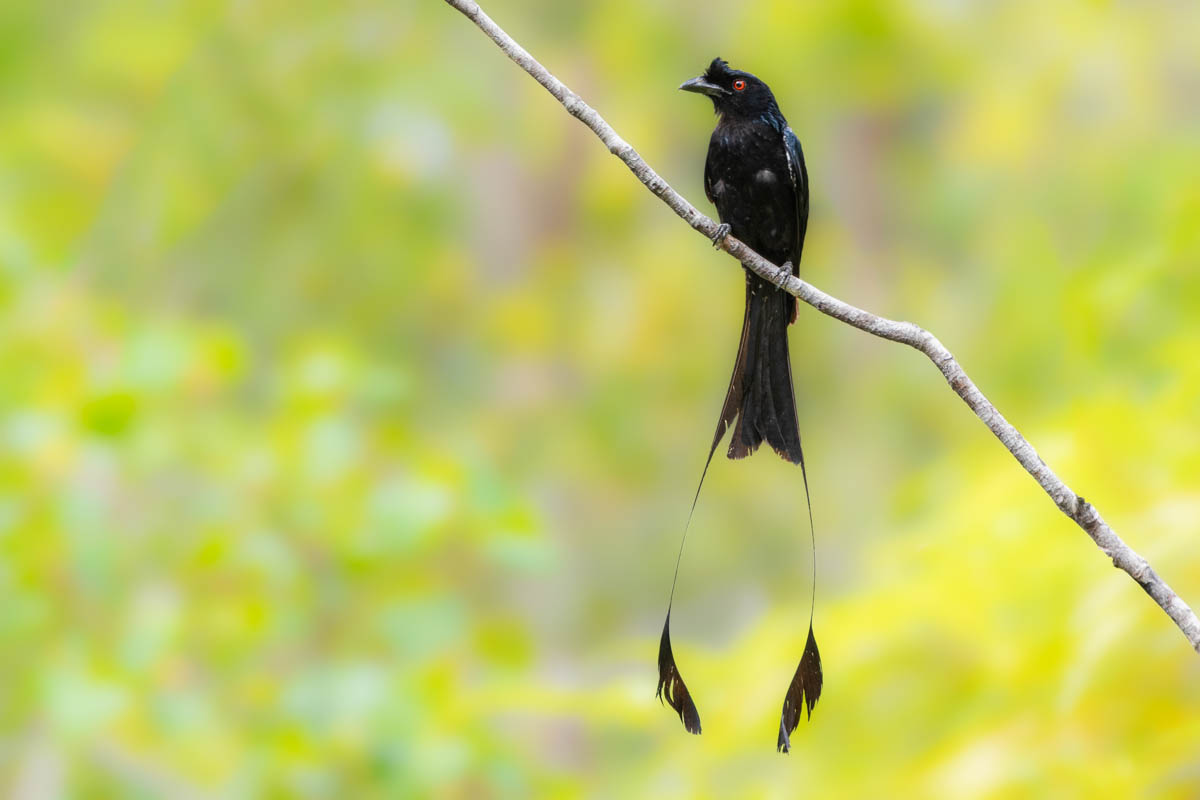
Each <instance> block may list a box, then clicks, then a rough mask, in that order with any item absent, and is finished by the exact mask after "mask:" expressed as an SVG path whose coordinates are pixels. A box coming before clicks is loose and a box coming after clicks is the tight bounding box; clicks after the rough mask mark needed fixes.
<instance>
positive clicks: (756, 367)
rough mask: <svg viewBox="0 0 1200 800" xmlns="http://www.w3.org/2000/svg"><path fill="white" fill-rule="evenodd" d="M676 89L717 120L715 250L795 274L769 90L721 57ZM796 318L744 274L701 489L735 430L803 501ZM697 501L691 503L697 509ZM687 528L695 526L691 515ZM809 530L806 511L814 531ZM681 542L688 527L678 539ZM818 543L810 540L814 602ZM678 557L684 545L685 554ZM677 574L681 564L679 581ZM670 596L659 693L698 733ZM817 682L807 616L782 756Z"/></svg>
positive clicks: (797, 236) (744, 452)
mask: <svg viewBox="0 0 1200 800" xmlns="http://www.w3.org/2000/svg"><path fill="white" fill-rule="evenodd" d="M679 88H680V89H683V90H684V91H688V92H696V93H698V94H703V95H706V96H708V97H709V98H710V99H711V100H712V103H713V107H714V109H715V110H716V113H717V116H718V120H717V127H716V129H715V130H714V131H713V133H712V138H711V139H710V140H709V144H708V158H707V160H706V161H705V163H704V190H705V193H706V194H707V195H708V199H709V201H710V202H712V203H713V204H714V205H716V207H717V213H718V214H719V216H720V219H721V226H720V228H719V229H718V232H717V235H716V236H715V237H714V239H713V241H714V244H715V245H719V244H720V243H721V241H722V240H723V239H724V237H726V236H728V235H730V234H732V235H733V236H735V237H737V238H738V239H740V240H741V241H743V242H745V243H746V244H747V245H748V246H749V247H751V248H753V249H754V250H756V251H757V252H758V253H759V254H761V255H762V256H764V257H765V258H767V259H769V260H770V261H772V262H773V263H776V264H780V265H782V266H784V268H785V269H787V268H788V267H789V266H790V269H791V272H792V274H796V273H797V269H798V267H799V265H800V255H801V253H802V251H803V249H804V234H805V232H806V230H807V228H808V171H807V169H806V168H805V164H804V153H803V151H802V150H801V149H800V142H799V140H798V139H797V138H796V134H795V133H793V132H792V129H791V128H790V127H788V123H787V120H786V119H784V117H783V114H782V113H781V112H780V110H779V106H778V104H777V103H776V102H775V96H774V95H773V94H772V93H771V89H770V88H769V87H768V86H767V85H766V84H765V83H763V82H762V81H761V80H759V79H758V78H756V77H755V76H754V75H751V74H750V73H748V72H742V71H740V70H736V69H732V68H731V67H730V66H729V65H728V64H727V63H726V62H725V61H723V60H721V59H720V58H717V59H713V62H712V63H711V64H710V65H709V67H708V69H707V70H705V72H704V74H703V75H701V76H700V77H698V78H692V79H691V80H689V81H686V82H684V83H683V85H681V86H680V87H679ZM795 319H796V298H795V297H793V296H791V295H790V294H787V293H786V292H784V291H782V290H781V289H779V288H778V287H776V286H775V285H773V284H771V283H770V282H768V281H765V280H763V279H762V278H760V277H758V276H757V275H755V274H754V273H753V272H750V271H749V270H746V311H745V316H744V318H743V320H742V337H741V342H740V344H739V345H738V353H737V360H736V361H735V362H734V365H733V376H732V377H731V378H730V381H729V390H728V391H727V392H726V394H725V404H724V406H723V407H722V409H721V417H720V419H719V420H718V422H717V430H716V433H715V435H714V436H713V441H712V447H711V448H710V450H709V454H708V461H707V462H706V463H705V466H704V472H703V473H702V474H701V477H700V487H703V485H704V476H705V475H706V474H707V473H708V466H709V464H710V463H711V462H712V457H713V453H714V452H715V451H716V449H717V445H719V444H720V442H721V439H722V438H723V437H724V435H725V432H726V430H727V429H728V428H729V427H730V426H731V425H732V426H733V435H732V437H731V440H730V442H729V450H728V453H727V454H728V456H729V458H732V459H737V458H745V457H746V456H748V455H751V454H752V453H754V451H755V450H757V449H758V447H759V445H760V444H762V443H763V442H764V441H765V442H766V443H767V444H769V445H770V446H771V448H772V449H773V450H774V451H775V452H776V453H778V454H779V455H780V456H781V457H782V458H783V459H784V460H786V461H790V462H791V463H793V464H799V465H800V469H801V475H802V476H803V477H804V491H805V495H806V497H807V494H808V477H807V474H806V473H805V470H804V453H803V451H802V449H801V447H800V426H799V421H798V419H797V416H796V396H795V393H794V391H793V388H792V367H791V360H790V358H789V355H788V340H787V329H788V325H789V324H791V323H792V322H794V321H795ZM700 487H698V488H697V489H696V499H698V498H699V496H700ZM696 499H693V501H692V510H693V511H694V510H695V507H696ZM688 522H689V524H690V522H691V514H690V513H689V515H688ZM811 523H812V510H811V506H810V509H809V524H810V527H811ZM686 537H687V528H686V527H685V528H684V541H686ZM815 545H816V540H815V534H813V549H814V569H813V578H814V599H815V580H816V567H815V549H816V547H815ZM682 554H683V546H682V544H681V545H680V556H681V557H682ZM678 576H679V560H678V559H677V560H676V564H675V577H676V579H678ZM674 593H675V582H674V580H673V581H672V584H671V601H669V602H668V606H667V619H666V622H665V623H664V625H663V634H662V640H661V643H660V645H659V655H658V664H659V685H658V695H659V697H660V698H662V697H663V696H664V694H665V696H666V699H667V702H668V703H670V704H671V707H672V708H674V709H675V711H676V712H677V713H678V714H679V717H680V719H681V720H682V721H683V723H684V727H685V728H687V730H688V731H689V732H691V733H700V715H699V713H698V711H697V710H696V705H695V703H694V702H693V701H692V699H691V695H690V694H689V693H688V690H687V687H686V686H685V685H684V683H683V679H682V678H681V677H680V675H679V670H678V668H677V667H676V665H675V658H674V655H673V654H672V652H671V637H670V624H671V603H672V602H673V600H674ZM822 682H823V676H822V671H821V656H820V653H819V651H818V650H817V642H816V638H815V637H814V635H813V630H812V616H811V614H810V616H809V629H808V641H807V643H806V646H805V649H804V654H803V656H802V657H801V659H800V665H799V667H798V668H797V670H796V674H795V677H794V678H793V679H792V683H791V685H790V687H789V689H788V692H787V694H786V696H785V699H784V704H783V713H782V715H781V719H780V725H779V737H778V740H777V746H778V749H779V750H780V751H781V752H787V751H788V749H789V748H790V741H789V735H790V734H791V733H792V731H794V730H795V729H796V725H797V724H798V722H799V719H800V709H801V707H802V706H806V707H807V710H808V714H809V716H810V717H811V716H812V710H813V707H814V706H815V705H816V703H817V699H818V698H819V697H820V694H821V684H822Z"/></svg>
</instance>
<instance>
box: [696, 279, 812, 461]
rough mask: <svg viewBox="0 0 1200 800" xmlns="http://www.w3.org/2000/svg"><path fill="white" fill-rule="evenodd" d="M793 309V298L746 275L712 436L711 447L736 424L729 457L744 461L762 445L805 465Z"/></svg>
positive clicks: (785, 457)
mask: <svg viewBox="0 0 1200 800" xmlns="http://www.w3.org/2000/svg"><path fill="white" fill-rule="evenodd" d="M795 309H796V298H794V297H792V296H791V295H789V294H787V293H786V292H783V291H781V290H780V289H778V288H776V287H775V286H772V285H771V284H770V283H768V282H767V281H764V280H763V279H762V278H760V277H758V276H757V275H754V274H752V273H750V272H747V273H746V316H745V317H744V319H743V320H742V341H741V344H740V345H739V346H738V354H737V361H736V362H734V365H733V376H732V377H731V378H730V379H729V390H728V392H726V394H725V406H724V407H723V408H722V409H721V419H720V421H719V422H717V431H716V435H715V436H714V437H713V443H714V445H713V446H714V447H715V446H716V443H717V442H719V441H720V440H721V437H722V436H724V435H725V430H726V428H728V427H729V426H730V425H734V423H735V420H736V425H735V427H734V429H733V436H732V437H731V438H730V441H729V450H728V452H727V455H728V456H729V457H730V458H745V457H746V456H748V455H750V454H752V453H753V452H754V451H755V450H757V449H758V446H759V445H760V444H762V443H763V442H764V441H765V442H766V443H767V444H769V445H771V448H772V449H773V450H774V451H775V452H776V453H778V454H779V455H780V456H781V457H783V458H784V459H785V460H787V461H790V462H792V463H793V464H801V465H803V464H804V452H803V450H802V449H801V447H800V425H799V421H798V419H797V417H796V395H795V392H794V390H793V389H792V361H791V357H790V356H789V355H788V341H787V327H788V325H789V324H790V323H791V321H792V320H793V319H795Z"/></svg>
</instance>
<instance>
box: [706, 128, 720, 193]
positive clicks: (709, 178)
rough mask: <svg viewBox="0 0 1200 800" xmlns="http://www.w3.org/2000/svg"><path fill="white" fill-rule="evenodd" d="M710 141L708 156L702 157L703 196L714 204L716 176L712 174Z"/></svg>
mask: <svg viewBox="0 0 1200 800" xmlns="http://www.w3.org/2000/svg"><path fill="white" fill-rule="evenodd" d="M712 160H713V159H712V143H711V142H710V143H709V145H708V156H707V157H706V158H705V159H704V196H705V197H707V198H708V202H710V203H713V204H714V205H715V204H716V202H717V194H718V192H717V191H716V187H715V186H714V184H715V183H716V178H715V176H714V175H713V174H712Z"/></svg>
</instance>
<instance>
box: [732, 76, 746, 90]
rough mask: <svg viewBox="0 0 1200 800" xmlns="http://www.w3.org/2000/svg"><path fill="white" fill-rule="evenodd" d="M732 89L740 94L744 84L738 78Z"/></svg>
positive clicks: (744, 86)
mask: <svg viewBox="0 0 1200 800" xmlns="http://www.w3.org/2000/svg"><path fill="white" fill-rule="evenodd" d="M733 88H734V89H736V90H737V91H739V92H740V91H741V90H742V89H745V88H746V82H745V81H744V80H742V79H741V78H738V79H737V80H736V81H734V82H733Z"/></svg>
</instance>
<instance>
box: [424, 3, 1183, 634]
mask: <svg viewBox="0 0 1200 800" xmlns="http://www.w3.org/2000/svg"><path fill="white" fill-rule="evenodd" d="M446 2H447V3H448V4H449V5H451V6H453V7H454V8H456V9H458V10H459V11H461V12H462V13H463V14H464V15H466V17H467V18H468V19H470V20H471V21H472V22H474V23H475V24H476V25H478V26H479V28H480V29H481V30H482V31H483V32H484V33H486V34H487V35H488V36H489V37H490V38H491V39H492V41H494V42H495V43H496V44H497V45H498V46H499V47H500V49H501V50H503V51H504V53H505V54H506V55H507V56H508V57H509V58H511V59H512V60H513V61H515V62H516V63H517V64H518V65H519V66H520V67H521V68H522V69H524V70H525V71H526V72H528V73H529V74H530V75H531V76H532V77H533V79H534V80H536V81H537V82H538V83H540V84H541V85H542V86H544V87H545V88H546V91H548V92H550V94H552V95H554V98H555V99H556V100H558V101H559V102H560V103H562V104H563V107H564V108H566V109H567V111H568V112H569V113H570V114H571V115H572V116H574V117H576V118H578V119H579V121H580V122H582V123H583V124H584V125H587V126H588V127H589V128H591V130H592V132H593V133H595V134H596V135H597V136H598V137H600V141H602V142H604V146H605V147H607V148H608V149H609V152H611V153H612V154H613V155H615V156H616V157H617V158H619V159H621V160H622V161H624V162H625V165H626V166H628V167H629V169H630V170H631V171H632V172H633V174H634V175H635V176H637V179H638V180H640V181H641V182H642V183H644V184H645V185H646V188H647V189H649V190H650V191H651V192H653V193H654V194H655V195H656V196H657V197H658V198H659V199H660V200H662V201H663V202H664V203H666V204H667V205H668V206H670V207H671V210H672V211H674V212H675V213H676V214H678V215H679V216H680V217H681V218H682V219H683V221H684V222H686V223H687V224H689V225H691V226H692V227H693V228H695V229H696V230H698V231H700V233H703V234H704V235H705V236H707V237H709V238H710V239H711V238H712V236H713V234H714V233H715V232H716V229H717V223H715V222H713V221H712V220H711V219H709V218H708V217H707V216H705V215H704V214H702V213H700V211H698V210H697V209H696V207H695V206H693V205H692V204H691V203H689V202H688V201H687V200H685V199H684V198H683V196H682V195H680V194H679V193H678V192H676V191H675V190H674V189H672V188H671V186H670V185H669V184H668V183H667V182H666V181H665V180H663V179H662V178H661V177H660V176H659V175H658V173H656V172H655V171H654V170H653V169H651V168H650V165H649V164H647V163H646V162H645V161H643V160H642V157H641V156H639V155H638V154H637V151H636V150H634V149H633V147H632V146H631V145H630V144H629V143H628V142H626V141H625V140H624V139H622V138H621V137H620V136H618V135H617V132H616V131H615V130H613V129H612V127H611V126H610V125H609V124H608V123H607V122H605V121H604V118H603V117H601V116H600V115H599V114H598V113H596V110H595V109H593V108H592V107H591V106H589V105H588V104H587V103H585V102H583V100H582V99H581V98H580V97H579V95H577V94H575V93H574V92H572V91H571V90H570V89H568V88H567V87H566V85H565V84H563V82H562V81H560V80H559V79H558V78H556V77H554V76H553V75H551V74H550V72H549V71H548V70H547V69H546V68H545V67H543V66H542V65H541V64H539V63H538V62H537V60H536V59H534V57H533V56H531V55H530V54H529V53H528V52H527V51H526V50H525V48H523V47H521V45H519V44H517V43H516V42H515V41H513V39H512V37H510V36H509V35H508V34H507V33H505V32H504V31H503V30H501V28H500V26H498V25H497V24H496V23H495V22H493V21H492V19H491V18H490V17H488V15H487V14H485V13H483V10H482V9H480V8H479V4H478V3H475V2H471V0H446ZM721 248H722V249H724V250H725V251H727V252H728V253H729V254H730V255H731V256H733V257H734V258H736V259H737V260H738V261H740V262H741V263H742V265H743V266H745V267H746V268H747V269H749V270H751V271H752V272H754V273H755V274H757V275H759V276H760V277H762V278H764V279H766V280H768V281H771V282H772V283H774V284H775V285H776V286H778V287H780V288H781V289H783V290H784V291H786V292H788V293H789V294H793V295H795V296H796V297H798V298H800V299H801V300H803V301H804V302H806V303H808V304H809V305H810V306H812V307H813V308H815V309H817V310H818V311H820V312H821V313H823V314H827V315H829V316H831V317H833V318H834V319H838V320H841V321H842V322H845V323H846V324H848V325H853V326H854V327H855V328H858V329H859V330H863V331H866V332H867V333H870V334H872V335H874V336H879V337H881V338H883V339H890V340H891V341H893V342H900V343H901V344H906V345H908V346H909V347H913V348H916V349H917V350H920V351H921V352H922V353H924V354H925V355H926V356H928V357H929V360H930V361H932V362H933V363H934V365H935V366H937V368H938V369H939V370H941V372H942V375H944V376H945V378H946V381H947V382H948V383H949V384H950V388H951V389H953V390H954V392H955V394H957V395H958V396H959V397H961V398H962V400H963V402H964V403H966V404H967V405H968V406H969V407H970V409H971V410H972V411H973V412H975V416H977V417H979V419H980V420H982V421H983V424H984V425H987V426H988V429H989V430H991V432H992V433H994V434H995V435H996V438H997V439H999V440H1000V442H1001V443H1002V444H1003V445H1004V446H1005V447H1007V448H1008V451H1009V452H1010V453H1012V455H1013V457H1014V458H1015V459H1017V461H1018V462H1019V463H1020V464H1021V466H1022V467H1024V468H1025V471H1026V472H1028V473H1029V474H1030V475H1032V476H1033V479H1034V480H1036V481H1037V482H1038V485H1040V486H1041V487H1042V489H1043V490H1044V491H1045V492H1046V494H1048V495H1049V496H1050V499H1051V500H1053V501H1054V504H1055V505H1056V506H1058V508H1059V510H1060V511H1062V512H1063V513H1064V514H1066V515H1067V516H1068V517H1070V518H1071V519H1072V520H1074V522H1075V524H1077V525H1078V526H1079V527H1080V528H1082V529H1083V530H1084V531H1085V532H1086V533H1087V535H1088V536H1090V537H1092V541H1094V542H1095V543H1096V545H1097V546H1098V547H1099V548H1100V549H1101V550H1103V551H1104V554H1105V555H1106V556H1108V557H1109V558H1110V559H1112V562H1113V566H1115V567H1117V568H1119V569H1122V570H1124V571H1125V572H1127V573H1129V576H1130V577H1131V578H1133V579H1134V580H1135V581H1137V583H1138V585H1139V586H1141V587H1142V588H1143V589H1144V590H1145V591H1146V594H1148V595H1150V597H1152V598H1153V599H1154V602H1156V603H1158V605H1159V606H1161V607H1162V609H1163V611H1165V612H1166V613H1167V616H1169V617H1170V618H1171V619H1172V620H1173V621H1174V622H1175V624H1176V625H1178V626H1179V630H1181V631H1183V635H1184V636H1186V637H1187V640H1188V642H1189V643H1190V644H1191V645H1192V647H1193V648H1194V649H1195V650H1196V651H1197V652H1200V619H1197V618H1196V615H1195V613H1193V611H1192V609H1191V608H1190V607H1188V604H1187V603H1185V602H1184V601H1183V600H1182V599H1181V598H1180V597H1179V595H1177V594H1175V592H1174V591H1173V590H1172V589H1171V587H1170V586H1168V585H1167V584H1166V583H1165V582H1164V581H1163V580H1162V578H1160V577H1159V576H1158V573H1156V572H1155V571H1154V570H1153V569H1152V568H1151V566H1150V564H1149V563H1148V562H1147V561H1146V559H1144V558H1142V557H1141V556H1140V555H1138V554H1137V553H1136V552H1134V551H1133V550H1132V549H1131V548H1130V547H1129V545H1127V544H1125V542H1124V541H1122V540H1121V537H1120V536H1118V535H1117V534H1116V533H1115V532H1114V531H1113V529H1112V528H1110V527H1109V525H1108V523H1107V522H1105V521H1104V519H1103V518H1102V517H1101V516H1100V512H1098V511H1097V510H1096V508H1095V506H1093V505H1092V504H1091V503H1088V502H1087V501H1085V500H1084V499H1083V498H1082V497H1080V496H1079V495H1077V494H1075V492H1073V491H1072V490H1071V488H1070V487H1069V486H1067V485H1066V484H1065V483H1063V482H1062V480H1061V479H1060V478H1059V477H1058V476H1057V475H1055V474H1054V471H1053V470H1052V469H1050V467H1048V466H1046V463H1045V462H1044V461H1042V459H1041V458H1040V457H1039V456H1038V454H1037V451H1036V450H1034V449H1033V446H1032V445H1030V444H1029V442H1027V441H1026V440H1025V437H1024V436H1022V435H1021V433H1020V431H1018V430H1017V429H1016V428H1014V427H1013V426H1012V425H1011V424H1010V423H1009V422H1008V420H1006V419H1005V418H1004V416H1003V415H1002V414H1001V413H1000V412H999V411H997V410H996V407H995V406H993V405H992V404H991V403H990V402H989V401H988V399H987V398H986V397H984V395H983V392H981V391H979V388H978V387H977V386H976V385H975V382H974V381H972V380H971V379H970V378H969V377H968V376H967V373H966V372H964V371H963V368H962V367H961V366H959V364H958V361H956V360H955V359H954V356H953V355H951V353H950V351H949V350H947V349H946V347H945V346H944V345H943V344H942V343H941V342H939V341H938V339H937V337H936V336H934V335H933V334H932V333H930V332H929V331H927V330H924V329H923V328H921V327H919V326H917V325H914V324H913V323H911V322H897V321H895V320H890V319H885V318H883V317H878V316H876V315H874V314H872V313H870V312H867V311H864V310H862V309H861V308H856V307H855V306H852V305H850V304H849V303H846V302H843V301H841V300H839V299H837V298H836V297H833V296H831V295H828V294H826V293H825V292H822V291H821V290H820V289H818V288H816V287H815V286H813V285H811V284H809V283H807V282H806V281H803V280H801V279H799V278H797V277H795V276H793V275H791V274H790V273H789V272H785V271H783V270H781V269H780V268H779V267H778V266H776V265H775V264H772V263H771V262H770V261H767V260H766V259H765V258H763V257H762V256H760V255H759V254H758V253H756V252H754V251H753V250H751V249H750V248H749V247H747V246H746V245H745V244H743V243H742V242H740V241H738V240H737V239H735V238H734V237H732V236H728V237H726V238H725V240H724V242H723V243H722V244H721Z"/></svg>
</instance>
